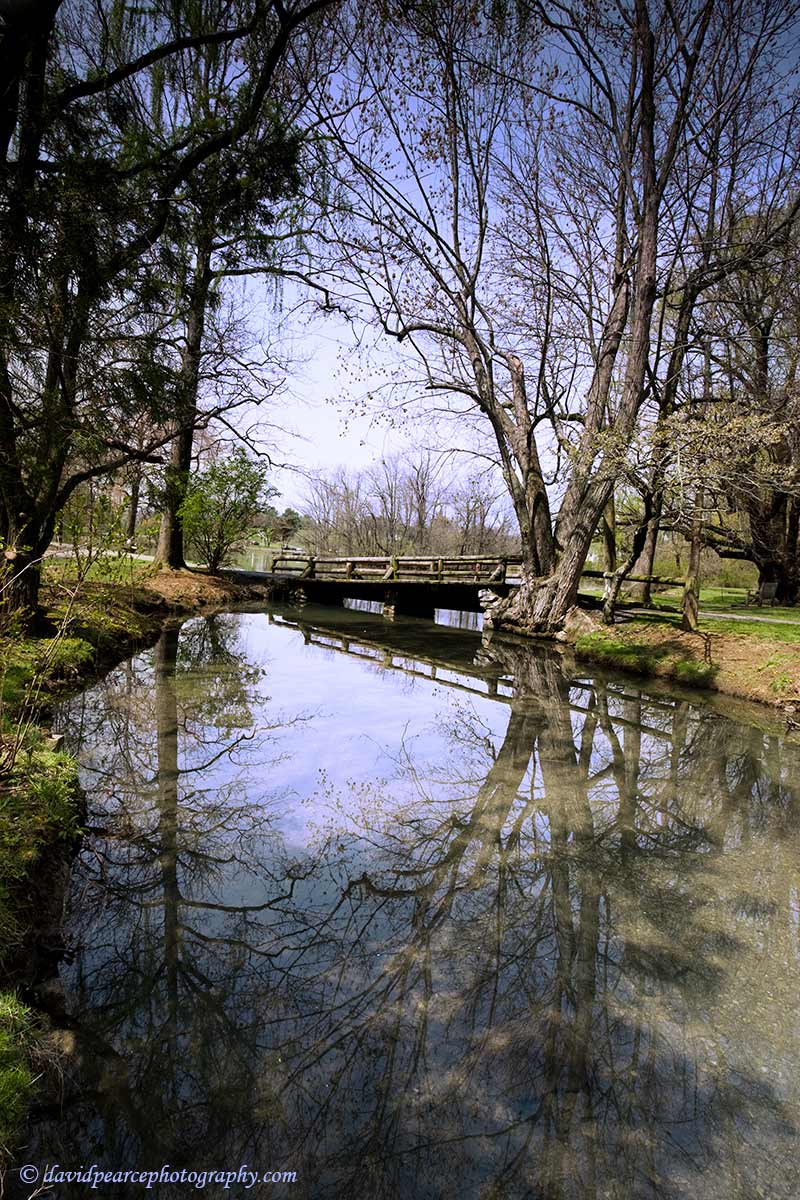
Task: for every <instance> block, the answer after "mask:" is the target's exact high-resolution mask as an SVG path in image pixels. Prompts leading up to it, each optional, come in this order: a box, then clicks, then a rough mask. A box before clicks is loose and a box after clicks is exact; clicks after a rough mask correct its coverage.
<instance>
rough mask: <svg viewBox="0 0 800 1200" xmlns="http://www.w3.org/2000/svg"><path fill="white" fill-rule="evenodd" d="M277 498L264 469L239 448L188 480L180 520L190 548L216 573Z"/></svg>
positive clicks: (264, 467) (180, 510)
mask: <svg viewBox="0 0 800 1200" xmlns="http://www.w3.org/2000/svg"><path fill="white" fill-rule="evenodd" d="M276 494H277V491H276V489H275V488H274V487H271V486H270V484H268V483H267V468H266V466H264V465H262V464H261V463H258V462H253V461H252V459H249V458H248V457H247V454H246V453H245V451H244V450H242V449H241V448H240V449H237V450H234V451H233V453H232V454H231V455H230V456H229V457H228V458H225V459H221V460H220V461H219V462H213V463H211V464H210V465H209V466H207V467H205V468H203V469H202V470H200V471H198V472H197V473H196V474H195V475H192V476H191V477H190V479H189V484H188V487H187V490H186V496H185V498H184V500H183V503H182V504H181V506H180V509H179V516H180V519H181V522H182V524H183V530H184V534H185V536H186V539H187V541H188V543H189V546H190V547H191V548H192V550H193V551H195V552H196V553H197V554H198V556H199V558H200V559H201V561H204V562H206V563H207V565H208V569H209V571H211V573H212V574H216V573H217V571H218V570H219V568H220V566H221V565H222V564H223V563H224V562H225V560H226V559H227V558H229V556H230V555H231V553H232V552H233V551H234V550H236V549H237V548H238V546H239V544H240V542H241V541H242V539H243V537H244V536H245V534H246V533H247V532H248V530H249V529H250V526H251V524H252V522H253V519H254V517H255V516H256V515H257V513H258V512H259V510H260V509H261V508H263V507H264V505H266V504H267V503H268V501H269V500H270V499H271V498H272V497H273V496H275V495H276Z"/></svg>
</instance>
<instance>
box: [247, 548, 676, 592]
mask: <svg viewBox="0 0 800 1200" xmlns="http://www.w3.org/2000/svg"><path fill="white" fill-rule="evenodd" d="M521 567H522V559H521V558H520V557H519V556H515V555H506V556H503V557H500V556H498V555H493V554H474V555H458V556H450V557H446V556H437V555H419V554H417V555H410V554H409V555H405V554H404V555H358V554H349V555H340V556H333V555H326V554H305V555H303V554H296V553H285V554H275V555H273V557H272V559H271V561H269V562H268V570H269V572H271V573H272V574H275V575H284V576H287V575H288V576H294V577H295V578H297V579H323V580H324V579H329V580H332V581H336V580H343V581H344V580H348V579H353V580H359V581H361V582H372V583H388V582H391V581H398V582H401V583H402V582H406V583H465V584H469V583H471V584H476V583H481V584H490V583H517V582H518V581H519V578H520V570H521ZM581 575H582V578H589V579H604V580H605V579H608V578H610V576H609V574H608V572H607V571H599V570H594V569H592V568H590V567H587V568H585V569H584V570H583V571H582V572H581ZM647 581H649V582H650V583H653V584H657V585H662V586H673V587H674V586H676V585H679V584H681V583H682V582H683V581H682V580H680V579H672V578H666V577H662V576H658V575H650V576H647V575H629V576H628V578H627V580H626V582H627V583H644V582H647Z"/></svg>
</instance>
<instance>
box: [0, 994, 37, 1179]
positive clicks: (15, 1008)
mask: <svg viewBox="0 0 800 1200" xmlns="http://www.w3.org/2000/svg"><path fill="white" fill-rule="evenodd" d="M36 1044H37V1030H36V1023H35V1020H34V1018H33V1016H32V1014H31V1011H30V1009H29V1008H27V1007H26V1006H25V1005H24V1004H22V1003H21V1002H20V1001H19V1000H18V999H17V998H16V996H14V995H12V994H11V993H7V992H0V1165H2V1163H3V1160H4V1159H9V1158H10V1157H11V1155H12V1154H13V1151H14V1148H15V1147H16V1146H17V1145H18V1144H19V1141H20V1137H21V1135H22V1131H23V1129H24V1125H25V1116H26V1113H27V1110H28V1105H29V1103H30V1100H31V1097H32V1095H33V1090H34V1086H35V1075H34V1070H33V1066H32V1060H33V1059H34V1057H35V1055H36Z"/></svg>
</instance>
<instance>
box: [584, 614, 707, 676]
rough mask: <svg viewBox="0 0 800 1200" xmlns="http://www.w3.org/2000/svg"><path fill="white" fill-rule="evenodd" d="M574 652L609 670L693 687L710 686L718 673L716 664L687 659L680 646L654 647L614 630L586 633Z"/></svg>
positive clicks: (667, 644)
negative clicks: (657, 677)
mask: <svg viewBox="0 0 800 1200" xmlns="http://www.w3.org/2000/svg"><path fill="white" fill-rule="evenodd" d="M629 628H630V627H629ZM575 651H576V653H577V655H578V657H579V658H585V659H589V661H591V662H596V663H601V664H602V665H604V666H607V667H614V668H616V669H618V670H621V671H635V672H637V673H638V674H639V675H659V676H661V677H662V678H667V679H675V680H677V681H678V682H679V683H684V684H687V685H690V686H691V687H708V685H709V684H710V683H711V681H712V679H713V678H714V674H715V672H716V667H715V665H714V664H713V663H706V662H697V661H695V660H694V659H689V658H686V657H685V656H684V654H683V651H682V649H681V647H680V646H678V645H677V644H671V643H669V642H666V643H661V644H660V645H658V646H652V645H650V644H649V643H648V642H637V641H634V640H633V639H629V638H623V637H620V636H619V635H618V634H615V633H614V632H613V631H611V630H609V631H608V633H606V632H605V631H604V630H598V631H596V632H594V633H587V634H584V635H583V637H580V638H578V641H577V642H576V644H575Z"/></svg>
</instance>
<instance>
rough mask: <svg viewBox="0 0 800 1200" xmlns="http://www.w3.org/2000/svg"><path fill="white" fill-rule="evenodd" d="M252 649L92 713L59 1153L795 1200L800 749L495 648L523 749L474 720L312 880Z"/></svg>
mask: <svg viewBox="0 0 800 1200" xmlns="http://www.w3.org/2000/svg"><path fill="white" fill-rule="evenodd" d="M236 629H237V625H236V618H226V619H225V620H224V621H222V622H221V623H220V624H218V626H217V628H216V629H214V628H211V629H210V630H209V629H207V628H205V627H202V626H197V627H196V626H194V625H193V626H191V627H190V629H189V630H186V629H185V628H184V630H182V631H181V633H180V637H179V636H178V632H177V631H173V632H169V631H167V632H166V633H165V634H164V636H163V637H162V640H161V642H160V643H159V645H158V647H157V649H156V652H155V656H154V659H153V661H152V664H151V663H150V662H149V661H148V660H147V659H140V660H137V662H136V663H135V664H134V666H133V667H132V668H131V669H129V670H128V671H125V670H122V671H120V672H118V673H116V674H115V675H114V676H112V677H111V679H110V680H109V682H108V685H107V687H106V689H105V690H104V691H100V692H95V693H93V694H92V695H93V696H94V699H91V697H90V698H88V699H87V701H86V704H85V705H84V708H83V711H82V713H81V712H78V711H76V712H75V713H74V714H73V715H74V719H76V720H81V721H82V723H83V728H84V733H85V736H86V738H87V740H88V741H89V742H90V743H91V744H92V745H94V746H95V747H96V749H95V751H94V754H93V757H92V760H91V762H90V773H91V774H92V776H93V778H94V779H95V781H96V782H97V784H98V786H97V788H95V789H93V795H94V796H95V798H96V799H95V811H94V812H93V815H92V823H93V826H94V828H95V831H96V832H95V837H94V838H93V839H92V841H91V842H89V843H88V844H87V848H86V850H85V853H84V855H83V858H82V863H81V870H80V873H79V876H78V880H77V881H76V891H75V895H74V900H73V929H74V932H75V937H76V942H77V945H78V947H79V951H78V956H77V958H76V962H75V965H74V967H73V968H72V970H71V973H69V974H68V975H67V985H68V1001H69V1012H70V1014H72V1020H73V1023H74V1026H75V1029H76V1032H77V1034H78V1036H79V1041H80V1044H81V1045H82V1047H83V1050H84V1065H83V1071H82V1086H83V1089H84V1090H83V1093H82V1096H81V1099H80V1101H76V1102H75V1103H74V1104H72V1105H71V1107H70V1110H69V1113H68V1114H67V1116H66V1118H65V1119H66V1122H67V1123H66V1131H65V1133H64V1135H63V1136H64V1145H68V1146H69V1147H70V1150H71V1151H72V1152H73V1153H75V1152H76V1151H75V1148H76V1147H81V1153H82V1154H84V1156H89V1155H91V1154H93V1153H94V1154H97V1153H99V1151H100V1142H101V1141H102V1149H103V1152H104V1157H105V1158H108V1159H110V1158H111V1157H112V1152H113V1154H116V1155H118V1156H119V1158H120V1161H122V1160H124V1161H126V1162H129V1161H130V1162H133V1161H137V1160H138V1159H139V1158H141V1157H144V1158H147V1159H148V1160H153V1161H159V1162H160V1161H161V1160H162V1159H165V1160H166V1159H169V1160H170V1161H173V1162H184V1161H185V1162H197V1161H199V1159H200V1158H201V1157H202V1155H203V1153H204V1152H207V1147H209V1146H211V1145H213V1147H214V1158H215V1161H220V1162H223V1161H228V1162H236V1163H238V1162H239V1161H245V1160H247V1161H250V1162H252V1163H255V1164H260V1165H261V1166H262V1167H263V1168H267V1167H273V1166H287V1167H290V1168H292V1169H296V1170H297V1171H298V1174H299V1176H300V1179H301V1181H302V1182H303V1183H304V1184H305V1188H306V1191H307V1194H308V1195H310V1196H314V1197H315V1198H316V1197H328V1196H330V1197H334V1196H340V1195H348V1196H351V1197H354V1198H355V1200H359V1198H361V1197H363V1198H364V1200H366V1198H367V1197H370V1200H371V1198H372V1197H381V1198H383V1197H386V1198H387V1200H388V1198H392V1200H393V1198H394V1197H397V1198H398V1200H399V1198H400V1197H403V1200H405V1198H406V1197H428V1196H430V1197H438V1196H446V1195H448V1196H449V1195H456V1194H457V1195H459V1196H465V1197H471V1196H476V1197H477V1196H481V1197H485V1198H488V1197H508V1198H512V1197H513V1198H520V1200H521V1198H522V1197H537V1198H542V1200H545V1198H546V1200H556V1198H558V1200H572V1198H575V1200H578V1198H582V1197H592V1198H597V1200H599V1198H600V1197H614V1198H619V1200H622V1198H623V1197H624V1198H626V1200H627V1198H628V1197H639V1196H642V1197H645V1196H647V1197H658V1198H663V1200H667V1198H671V1197H674V1196H679V1195H702V1196H703V1197H708V1198H709V1200H716V1198H717V1197H720V1198H721V1197H723V1196H724V1197H726V1198H727V1197H729V1196H731V1197H739V1196H740V1197H742V1198H744V1197H749V1196H750V1195H751V1194H753V1189H752V1188H751V1184H752V1183H753V1181H756V1182H757V1184H758V1186H760V1187H762V1189H763V1190H764V1192H765V1193H766V1194H768V1195H770V1196H772V1197H778V1198H780V1200H788V1198H789V1197H791V1196H793V1195H794V1194H795V1191H796V1187H795V1184H796V1175H795V1167H794V1163H793V1162H792V1160H791V1158H792V1124H793V1122H794V1120H795V1118H796V1116H797V1113H798V1109H800V1102H799V1101H798V1095H797V1084H796V1082H795V1081H796V1079H797V1078H798V1075H799V1074H800V1072H798V1068H799V1067H800V1041H799V1040H798V1037H797V1035H796V1034H795V1033H794V1030H793V1025H792V1024H791V1022H789V1021H787V1020H786V1013H787V1012H790V1011H791V1008H792V1005H793V1001H794V994H795V990H796V987H797V983H798V957H799V956H800V938H799V937H798V916H797V913H798V900H797V896H798V893H797V881H796V866H795V863H796V851H797V843H798V795H797V790H796V788H795V786H794V784H793V775H794V773H795V772H796V769H797V765H798V764H797V757H798V755H797V750H796V748H795V749H793V748H792V747H790V746H787V745H785V744H784V743H782V742H781V741H780V740H779V739H777V738H772V737H770V736H768V735H765V734H763V733H761V732H759V731H755V730H753V731H749V730H748V731H743V730H742V728H741V727H738V726H735V725H733V724H732V723H730V722H728V721H725V720H722V719H720V718H716V717H714V716H713V715H711V714H708V713H704V712H702V711H700V710H696V709H693V708H692V707H691V706H689V705H688V704H686V703H685V702H683V701H674V700H672V699H670V698H663V697H662V698H659V697H654V696H651V695H648V694H647V693H643V692H641V691H640V690H639V689H638V688H637V687H636V685H635V684H632V683H630V682H626V683H625V684H622V685H620V684H618V683H615V682H613V681H603V680H589V679H586V678H584V677H580V678H577V677H576V678H571V677H570V676H569V675H567V674H565V673H564V672H563V670H562V669H561V666H560V663H559V660H558V659H557V658H556V657H554V656H550V655H546V654H543V653H541V652H539V651H537V650H535V649H532V648H530V647H520V646H515V645H511V644H508V643H503V642H497V641H491V642H488V643H486V644H485V645H484V646H483V647H482V650H481V656H482V661H483V668H482V669H484V670H485V671H488V670H489V668H490V667H491V665H492V664H494V665H495V666H496V667H497V668H498V672H499V671H500V668H502V674H503V676H504V677H509V676H513V679H514V688H513V695H511V696H509V697H507V698H506V700H507V707H506V709H505V710H502V709H501V710H499V711H506V712H507V714H508V719H507V722H506V723H505V728H504V732H503V734H502V736H500V737H498V736H497V735H496V734H495V733H493V732H492V729H491V728H490V727H489V726H488V725H487V724H485V722H484V720H482V718H481V715H480V712H479V711H478V710H476V709H474V708H473V707H472V702H471V701H470V700H469V699H466V700H464V699H462V700H461V701H460V704H459V707H458V708H457V709H455V710H453V709H451V710H450V711H449V713H448V715H447V717H446V719H443V720H442V723H441V726H440V730H439V738H438V741H437V743H436V744H437V746H438V752H437V756H436V759H435V761H425V759H424V758H423V757H422V756H421V752H420V751H419V750H418V749H417V747H416V745H415V744H414V743H413V742H410V743H408V744H407V745H406V746H405V747H404V748H403V753H402V754H401V756H400V758H399V760H398V768H397V778H395V779H393V780H391V781H390V783H391V786H390V787H388V789H384V788H383V787H382V786H368V785H367V784H366V781H363V782H364V783H365V787H364V790H363V791H362V792H361V793H360V798H359V797H357V796H355V795H350V796H347V797H345V798H344V800H345V803H344V809H343V811H340V810H338V809H336V808H334V809H333V810H332V814H331V820H330V828H328V829H326V830H325V831H324V835H321V836H320V840H319V845H318V846H317V847H316V849H315V851H314V852H313V853H312V852H310V851H309V852H307V853H306V855H305V857H304V858H303V859H302V860H301V859H298V858H297V857H296V856H294V857H293V856H290V855H289V854H288V853H287V851H286V849H285V847H284V845H283V842H282V839H281V837H280V836H279V833H278V830H277V827H276V824H275V815H276V813H277V812H278V811H279V809H278V805H277V801H276V800H275V798H274V797H270V796H269V795H265V794H264V791H263V789H262V788H260V787H259V785H258V779H259V770H258V768H257V767H256V765H255V764H257V763H258V762H260V761H263V757H264V752H265V744H264V740H263V738H261V737H259V736H255V737H254V736H253V728H254V727H258V726H259V725H269V724H270V721H269V720H268V719H267V718H268V711H269V709H268V706H267V703H266V700H265V699H264V698H263V697H260V696H259V695H258V683H259V679H258V673H257V672H256V673H251V674H248V672H252V668H251V667H250V666H249V665H247V664H242V663H241V661H240V660H237V653H238V652H237V650H236V646H235V644H234V643H235V635H236ZM275 636H280V632H279V629H278V627H276V633H275ZM329 652H330V651H326V653H329ZM193 656H194V658H193ZM193 661H194V665H192V663H193ZM239 667H241V668H242V669H241V670H240V669H239ZM193 681H194V683H195V685H196V686H195V687H193ZM243 681H244V682H243ZM365 686H370V687H373V688H375V689H376V695H377V694H379V693H378V692H377V689H380V688H381V687H382V686H383V681H382V679H381V677H379V676H376V675H374V674H369V675H367V674H365ZM453 695H454V696H458V697H463V696H464V692H463V691H459V692H454V693H453ZM123 697H124V702H123ZM210 698H213V699H210ZM502 699H503V697H498V704H499V701H500V700H502ZM504 702H505V701H504ZM486 703H488V701H486ZM93 706H94V707H93ZM496 711H497V710H496ZM215 712H217V713H218V714H219V716H218V718H215V715H214V714H215ZM108 714H111V730H110V732H109V731H106V732H103V733H102V734H100V733H99V732H98V734H97V735H96V736H95V737H94V739H93V737H92V735H91V724H92V720H93V715H96V716H97V718H98V720H99V718H100V717H101V716H103V715H105V716H108ZM272 723H273V724H274V721H273V722H272ZM243 739H247V740H243ZM226 744H227V745H233V746H234V750H233V752H232V754H231V755H228V754H225V753H222V751H223V748H224V746H225V745H226ZM427 744H428V745H429V746H430V744H431V742H430V740H429V741H428V743H427ZM332 753H335V748H332ZM137 776H138V778H139V779H142V778H144V779H145V780H148V781H149V782H148V785H147V786H146V787H144V788H142V786H141V784H139V785H138V786H136V784H135V779H136V777H137ZM104 789H106V794H104ZM80 947H86V948H85V949H81V948H80ZM767 951H768V952H769V956H768V959H767V958H766V957H765V955H766V954H767ZM767 965H768V967H769V973H768V974H767V973H766V970H765V967H766V966H767ZM776 1062H779V1063H780V1064H781V1068H780V1070H779V1071H778V1072H777V1073H776V1072H775V1069H774V1068H775V1064H776ZM109 1063H110V1064H112V1066H111V1069H109ZM764 1066H767V1067H769V1068H770V1073H769V1074H766V1073H765V1072H764V1070H763V1067H764ZM111 1076H113V1081H112V1079H111V1078H110V1077H111ZM92 1088H94V1089H95V1090H94V1092H92V1090H91V1089H92ZM99 1114H102V1116H100V1115H99ZM98 1130H100V1131H101V1133H102V1138H101V1139H100V1140H98V1141H95V1142H93V1139H94V1138H98ZM53 1136H54V1135H53V1133H52V1130H51V1128H50V1127H49V1126H48V1125H47V1124H46V1123H43V1124H42V1126H41V1127H40V1130H39V1134H38V1137H39V1140H40V1143H41V1144H42V1146H43V1147H44V1148H47V1149H51V1148H52V1146H51V1145H50V1142H49V1141H48V1139H50V1138H52V1137H53ZM299 1194H302V1193H299Z"/></svg>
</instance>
